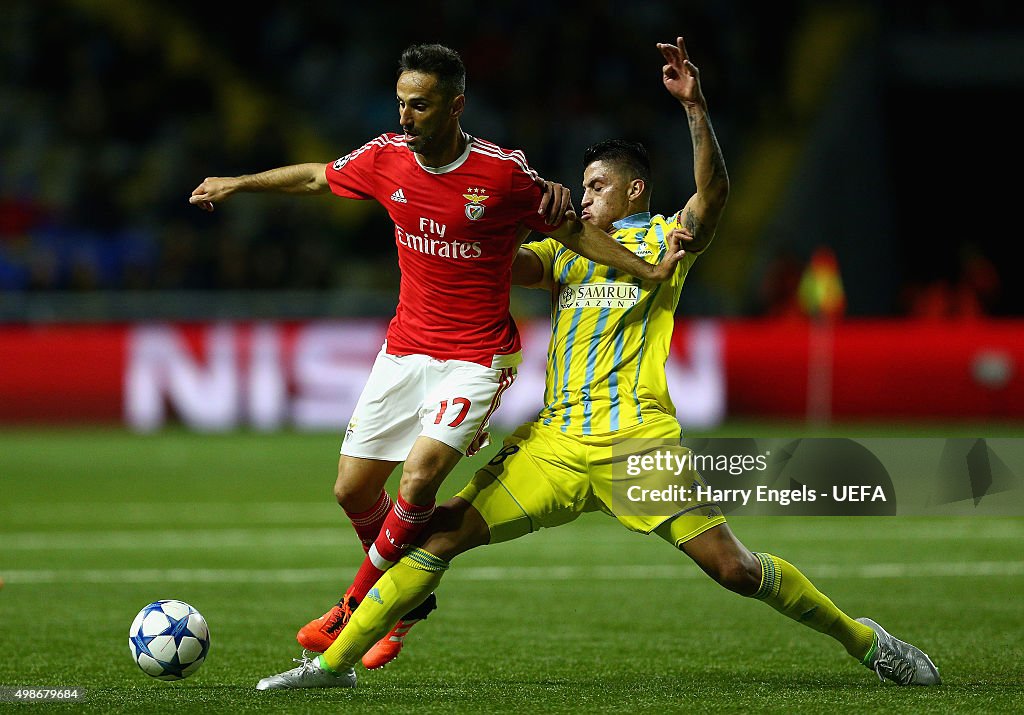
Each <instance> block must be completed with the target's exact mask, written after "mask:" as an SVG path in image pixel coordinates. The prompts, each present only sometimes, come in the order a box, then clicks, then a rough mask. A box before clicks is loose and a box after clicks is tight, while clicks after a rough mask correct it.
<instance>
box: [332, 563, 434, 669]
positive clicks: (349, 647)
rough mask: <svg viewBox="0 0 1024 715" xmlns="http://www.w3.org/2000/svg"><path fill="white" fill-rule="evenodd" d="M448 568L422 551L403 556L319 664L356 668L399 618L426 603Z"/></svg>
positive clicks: (362, 604)
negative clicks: (354, 666)
mask: <svg viewBox="0 0 1024 715" xmlns="http://www.w3.org/2000/svg"><path fill="white" fill-rule="evenodd" d="M447 569H448V562H447V561H444V560H443V559H439V558H438V557H436V556H434V555H433V554H431V553H428V552H426V551H424V550H423V549H412V550H411V551H409V552H408V553H406V555H405V556H403V557H402V558H401V560H400V561H399V562H398V563H396V564H395V565H394V566H392V567H391V568H390V569H388V570H387V571H385V572H384V575H383V576H381V577H380V579H379V580H378V581H377V583H376V584H374V586H373V588H371V589H370V592H369V593H368V594H367V595H366V598H364V599H363V600H362V602H360V604H359V608H357V609H356V610H355V611H354V612H353V613H352V618H351V619H350V620H349V622H348V625H346V626H345V628H344V629H342V631H341V633H340V634H339V635H338V639H337V640H336V641H334V643H333V644H332V645H331V647H330V648H328V649H327V651H326V652H325V653H324V654H323V655H321V656H320V665H321V666H323V667H326V668H327V669H328V670H332V671H335V672H342V671H346V670H348V669H349V668H351V667H352V666H353V665H355V663H356V661H357V660H359V659H360V658H362V657H363V654H364V653H365V652H366V651H368V650H370V648H371V647H373V644H374V643H376V642H377V641H379V640H380V639H381V638H383V637H384V635H385V634H386V633H387V632H388V631H389V630H391V628H392V627H394V625H395V624H396V623H398V619H400V618H401V617H402V616H404V615H405V614H406V613H408V612H409V611H410V610H412V609H413V608H415V607H416V606H418V605H419V604H421V603H423V601H425V600H426V598H427V596H429V595H430V594H431V593H432V592H433V591H434V589H436V588H437V585H438V584H439V583H441V577H442V576H443V575H444V572H445V571H446V570H447Z"/></svg>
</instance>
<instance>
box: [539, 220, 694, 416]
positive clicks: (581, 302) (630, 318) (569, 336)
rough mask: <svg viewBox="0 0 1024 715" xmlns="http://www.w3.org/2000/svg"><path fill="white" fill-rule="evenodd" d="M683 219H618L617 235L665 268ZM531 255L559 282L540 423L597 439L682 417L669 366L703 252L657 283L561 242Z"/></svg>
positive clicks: (543, 242) (547, 244)
mask: <svg viewBox="0 0 1024 715" xmlns="http://www.w3.org/2000/svg"><path fill="white" fill-rule="evenodd" d="M678 218H679V214H676V215H675V216H673V217H672V218H670V219H666V218H665V217H664V216H661V215H656V216H653V217H652V216H651V214H649V213H640V214H634V215H632V216H628V217H626V218H624V219H621V220H619V221H616V222H615V223H614V224H613V227H614V231H615V232H614V233H613V234H612V235H613V236H614V237H615V239H616V240H618V241H619V242H620V243H621V244H622V245H623V246H625V247H626V248H628V249H629V250H630V251H632V252H633V253H635V254H636V255H638V256H640V257H642V258H644V259H645V260H647V261H648V262H650V263H657V262H659V261H661V259H662V258H663V257H664V255H665V252H666V251H667V250H668V244H667V235H668V233H669V231H671V230H672V229H673V228H676V227H677V226H678V225H679V224H678ZM524 248H527V249H529V250H531V251H533V252H534V253H536V254H537V256H539V257H540V259H541V261H542V262H543V263H544V266H545V271H546V275H547V277H548V278H550V279H551V281H552V282H553V284H554V287H553V289H552V308H551V342H550V343H549V344H548V367H547V374H546V379H545V389H544V408H543V409H542V410H541V413H540V418H539V419H540V420H541V421H542V422H543V423H544V424H546V425H551V426H554V427H558V428H559V429H561V430H562V431H563V432H566V433H569V434H578V435H592V434H593V435H598V434H607V433H609V432H614V431H616V430H620V429H625V428H627V427H632V426H634V425H638V424H642V423H643V421H644V414H645V413H648V412H650V411H654V412H657V413H661V414H666V413H667V414H669V415H675V406H674V405H673V404H672V398H671V397H669V394H668V385H667V383H666V379H665V362H666V360H668V353H669V345H670V343H671V340H672V329H673V327H674V321H675V309H676V305H677V304H678V303H679V294H680V291H681V290H682V288H683V281H684V280H685V279H686V274H687V272H688V271H689V269H690V266H691V265H693V262H694V261H695V260H696V258H697V256H696V254H687V255H686V257H685V258H684V259H683V260H682V261H681V262H680V264H679V265H678V266H677V269H676V272H675V275H674V276H673V278H672V279H671V280H669V281H666V282H664V283H651V282H646V281H641V280H639V279H638V278H634V277H633V276H631V275H629V274H626V273H622V272H621V271H617V270H616V269H614V268H609V267H607V266H603V265H600V264H597V263H594V262H593V261H589V260H587V259H586V258H583V257H582V256H580V255H579V254H577V253H575V252H573V251H570V250H569V249H567V248H565V247H564V246H562V244H560V243H558V241H556V240H554V239H552V238H546V239H544V240H541V241H537V242H534V243H527V244H524Z"/></svg>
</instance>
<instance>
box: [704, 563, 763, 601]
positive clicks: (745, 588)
mask: <svg viewBox="0 0 1024 715" xmlns="http://www.w3.org/2000/svg"><path fill="white" fill-rule="evenodd" d="M713 575H714V577H715V580H716V581H717V582H718V583H720V584H722V586H724V587H725V588H727V589H729V590H730V591H733V592H734V593H738V594H740V595H741V596H751V595H753V594H755V593H757V590H758V588H760V587H761V566H760V564H759V562H758V560H757V558H755V557H747V555H746V554H736V555H731V556H729V557H726V558H723V559H721V560H720V561H719V562H718V563H716V564H715V568H714V572H713Z"/></svg>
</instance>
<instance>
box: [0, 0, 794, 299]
mask: <svg viewBox="0 0 1024 715" xmlns="http://www.w3.org/2000/svg"><path fill="white" fill-rule="evenodd" d="M785 5H786V3H782V5H781V8H780V6H779V5H775V6H773V8H772V11H771V12H768V11H755V12H747V13H745V14H743V17H742V19H741V20H739V21H737V20H736V18H732V19H730V17H731V15H732V14H733V12H734V10H735V8H734V7H732V4H731V3H718V2H711V1H710V0H708V1H707V2H695V3H689V4H688V7H686V8H685V11H684V9H683V8H682V7H681V6H678V5H675V4H669V3H660V2H639V3H635V4H633V5H631V7H630V9H629V11H628V12H626V11H623V10H622V8H621V7H620V6H619V5H618V4H617V3H614V2H596V3H590V4H588V5H586V6H583V5H580V6H574V5H572V4H563V5H559V4H554V3H548V2H544V1H541V0H538V1H533V2H517V3H515V4H511V3H509V4H502V3H493V4H491V3H488V4H466V3H456V2H426V3H422V4H420V5H418V6H417V7H416V8H415V9H411V8H410V9H405V10H402V11H401V12H396V11H395V9H394V8H393V7H391V6H387V5H383V4H355V3H287V4H286V3H259V2H254V3H249V4H247V5H246V9H245V11H244V12H230V13H228V12H205V11H204V12H202V13H192V12H189V11H187V10H186V9H184V8H183V6H180V5H173V4H171V3H160V2H138V3H131V4H128V3H117V2H108V3H103V2H99V3H92V4H83V3H63V2H53V3H45V4H43V3H37V2H35V1H34V0H8V2H5V3H4V7H3V9H2V10H0V12H2V13H3V21H2V22H0V64H2V66H3V68H4V76H5V81H4V84H3V88H2V90H0V92H2V101H0V150H2V155H3V162H2V166H0V290H5V291H46V290H72V291H88V290H94V289H129V290H148V289H281V288H289V289H320V288H331V287H336V286H339V285H345V286H351V285H352V283H353V282H357V283H359V284H368V285H371V286H374V285H376V286H379V287H388V286H394V285H396V284H397V267H396V266H394V260H393V251H394V249H393V244H392V237H391V233H392V232H391V228H390V224H389V222H388V221H387V218H386V215H385V214H384V213H383V211H382V210H380V209H377V208H354V209H353V208H338V207H335V206H333V205H330V204H329V203H327V202H330V201H331V199H320V198H316V199H307V200H296V199H294V198H281V199H278V198H276V197H268V196H261V197H258V198H256V199H255V200H248V197H239V198H237V199H234V200H232V202H231V203H229V204H225V205H223V206H222V207H220V208H219V209H218V211H217V212H215V214H214V215H213V216H210V215H207V214H205V213H202V212H200V211H197V210H196V209H195V208H194V207H191V206H189V205H188V204H187V197H188V195H189V193H190V191H191V190H192V188H193V187H195V186H196V185H197V184H198V183H199V182H200V181H201V180H202V179H203V178H204V177H205V176H216V175H221V176H223V175H233V174H239V173H252V172H256V171H260V170H263V169H268V168H272V167H275V166H280V165H284V164H290V163H298V162H305V161H324V162H326V161H330V160H333V159H334V158H337V156H340V155H342V154H345V153H347V152H348V151H350V150H351V149H353V148H355V147H358V146H359V145H361V144H362V143H363V142H365V141H367V140H369V139H370V138H372V137H374V136H376V135H377V134H380V133H381V132H384V131H395V130H396V129H397V128H398V127H397V120H396V116H397V115H396V110H395V106H394V79H395V68H396V64H397V58H398V56H399V54H400V53H401V51H402V49H403V48H404V47H405V46H407V45H408V44H411V43H413V42H417V41H440V42H444V43H446V44H450V45H451V46H453V47H455V48H456V49H458V50H459V51H460V52H461V54H462V55H463V58H464V60H465V62H466V65H467V68H468V74H469V77H468V89H467V95H468V99H469V102H468V110H467V114H466V117H465V119H464V122H463V125H464V127H465V129H466V130H467V131H469V132H470V133H474V134H478V135H480V136H483V137H486V138H489V139H492V140H494V141H496V142H498V143H501V144H504V145H506V146H511V147H520V148H524V149H525V150H526V153H527V156H528V157H529V159H530V161H531V164H532V165H533V166H534V167H535V168H537V169H538V171H540V172H541V173H542V174H543V175H545V176H546V177H549V178H552V179H556V180H559V181H562V182H563V183H566V184H567V185H570V186H572V187H574V188H575V187H576V186H577V185H578V184H579V176H580V163H579V162H580V159H581V157H582V151H583V148H584V147H585V146H587V145H588V144H590V143H591V142H593V141H596V140H598V139H601V138H606V137H608V136H613V135H620V136H627V137H632V138H637V139H641V140H643V141H645V142H647V143H648V144H649V145H650V149H651V151H652V155H653V156H654V157H655V162H656V171H657V172H658V177H657V178H656V181H657V182H658V184H660V185H663V186H678V185H679V184H680V183H682V184H683V185H684V186H686V185H690V186H692V169H691V165H690V163H689V159H688V156H689V153H688V152H689V137H688V134H687V133H686V124H685V121H684V119H683V117H682V115H681V113H680V111H679V110H678V107H677V106H676V105H675V103H674V102H673V101H672V100H671V99H670V98H669V97H668V96H667V94H664V92H663V90H662V89H661V88H660V72H659V67H660V64H661V60H660V55H659V54H658V53H657V50H656V49H655V47H654V43H655V42H656V41H662V40H668V41H671V40H672V39H673V38H674V36H675V34H676V33H677V32H682V31H684V30H685V32H686V35H687V37H688V38H689V41H690V47H691V52H692V54H693V56H694V59H695V61H697V62H699V64H700V68H701V70H702V72H703V76H704V82H705V85H706V86H707V87H708V90H707V91H708V94H709V96H710V97H711V101H712V103H713V107H714V120H715V123H716V128H717V129H718V131H719V133H720V134H725V135H729V136H731V135H733V134H735V133H737V131H738V130H739V128H738V127H737V120H736V117H737V116H738V115H739V114H740V112H739V111H738V110H739V106H740V105H741V104H742V105H746V106H749V102H750V98H751V97H753V96H761V97H763V98H764V99H765V101H766V102H767V101H768V100H767V98H768V97H769V96H770V92H771V91H772V85H771V82H772V67H771V66H770V63H768V64H766V65H765V63H760V64H763V65H765V66H764V67H763V68H762V69H763V70H764V71H763V72H759V73H758V74H757V75H754V74H753V73H750V72H743V71H739V68H740V67H743V66H750V65H751V64H752V63H754V61H755V58H757V57H759V56H764V55H765V52H766V51H769V50H770V47H769V46H770V45H773V44H775V43H777V42H779V38H780V36H781V35H783V34H784V32H785V27H786V24H787V23H786V18H787V13H786V11H785V10H784V9H782V8H785ZM424 27H428V28H431V30H430V31H423V30H422V28H424ZM723 28H729V32H728V34H726V33H725V32H724V31H723ZM773 28H774V29H773ZM725 141H726V139H725V138H723V142H725ZM677 156H679V157H682V158H684V159H685V161H683V160H680V161H675V160H674V158H675V157H677ZM664 193H665V194H668V191H665V192H664ZM673 193H681V192H677V191H673ZM657 198H658V197H657V196H656V199H655V203H657ZM671 198H672V197H670V196H667V197H666V199H667V200H668V199H671ZM577 200H578V199H577ZM335 203H343V202H335ZM659 208H660V210H662V211H664V212H667V211H671V210H674V209H675V208H678V207H676V206H672V205H670V206H666V207H659Z"/></svg>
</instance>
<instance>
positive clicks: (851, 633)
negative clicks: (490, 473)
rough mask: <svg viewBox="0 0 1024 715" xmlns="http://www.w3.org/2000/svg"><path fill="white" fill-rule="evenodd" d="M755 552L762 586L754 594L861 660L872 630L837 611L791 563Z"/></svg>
mask: <svg viewBox="0 0 1024 715" xmlns="http://www.w3.org/2000/svg"><path fill="white" fill-rule="evenodd" d="M754 555H755V556H757V558H758V559H759V560H760V561H761V587H760V588H759V589H758V590H757V593H755V594H754V596H753V597H754V598H756V599H759V600H761V601H764V602H765V603H767V604H768V605H769V606H771V607H772V608H774V609H775V610H776V611H778V612H779V613H781V614H783V615H784V616H788V617H790V618H792V619H793V620H794V621H797V622H799V623H803V624H804V625H805V626H809V627H811V628H813V629H814V630H816V631H819V632H821V633H825V634H826V635H830V636H832V637H833V638H835V639H836V640H837V641H839V642H840V643H842V644H843V647H844V648H846V652H847V653H849V654H850V655H852V656H853V657H854V658H856V659H857V660H859V661H861V662H863V661H864V658H865V657H866V656H867V654H868V651H869V650H870V649H871V646H872V644H873V643H874V640H875V633H874V631H872V630H871V629H870V628H868V627H867V626H865V625H863V624H861V623H857V621H855V620H853V619H852V618H850V617H849V616H847V615H846V614H845V613H843V612H842V611H840V610H839V609H838V608H837V607H836V605H835V604H834V603H832V601H831V600H829V598H828V596H826V595H825V594H823V593H822V592H821V591H819V590H818V589H816V588H815V587H814V584H812V583H811V582H810V581H808V580H807V577H806V576H804V575H803V574H802V573H800V571H799V570H798V569H797V568H796V567H795V566H793V564H791V563H789V562H788V561H784V560H783V559H780V558H779V557H778V556H774V555H772V554H759V553H755V554H754Z"/></svg>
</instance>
